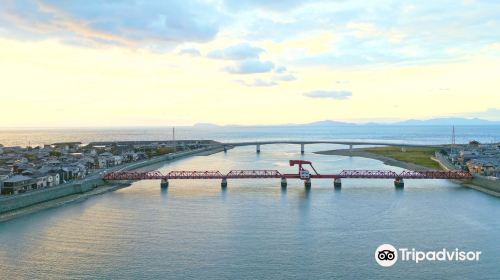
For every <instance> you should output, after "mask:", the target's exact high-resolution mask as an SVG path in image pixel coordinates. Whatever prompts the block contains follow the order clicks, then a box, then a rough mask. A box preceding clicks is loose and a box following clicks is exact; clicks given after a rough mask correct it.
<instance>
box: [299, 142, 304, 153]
mask: <svg viewBox="0 0 500 280" xmlns="http://www.w3.org/2000/svg"><path fill="white" fill-rule="evenodd" d="M300 154H302V155H303V154H304V144H300Z"/></svg>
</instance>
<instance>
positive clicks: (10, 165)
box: [0, 140, 212, 196]
mask: <svg viewBox="0 0 500 280" xmlns="http://www.w3.org/2000/svg"><path fill="white" fill-rule="evenodd" d="M210 143H212V141H208V140H207V141H204V140H203V141H194V140H193V141H191V140H182V141H161V142H154V141H141V142H135V141H134V142H127V141H125V142H96V143H90V144H87V145H83V144H82V143H79V142H71V143H55V144H51V145H44V146H43V147H42V146H37V147H20V146H15V147H4V146H3V145H0V190H1V191H0V193H1V195H2V196H5V195H16V194H22V193H25V192H29V191H33V190H38V189H44V188H50V187H54V186H58V185H61V184H65V183H69V182H71V181H74V180H79V179H83V178H85V177H86V176H89V175H90V174H95V173H96V172H98V173H99V172H102V171H104V170H106V169H107V168H110V167H115V166H121V165H125V164H129V163H131V162H136V161H141V160H147V159H149V158H152V157H155V156H160V155H165V154H169V153H172V152H176V151H184V150H191V149H197V148H200V147H202V146H203V145H207V144H210Z"/></svg>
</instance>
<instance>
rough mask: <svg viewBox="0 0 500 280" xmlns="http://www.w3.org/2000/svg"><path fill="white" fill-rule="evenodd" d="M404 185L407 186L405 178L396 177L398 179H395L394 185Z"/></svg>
mask: <svg viewBox="0 0 500 280" xmlns="http://www.w3.org/2000/svg"><path fill="white" fill-rule="evenodd" d="M404 186H405V182H404V180H403V178H401V177H396V179H394V187H396V188H404Z"/></svg>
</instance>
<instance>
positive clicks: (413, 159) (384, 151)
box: [363, 147, 441, 169]
mask: <svg viewBox="0 0 500 280" xmlns="http://www.w3.org/2000/svg"><path fill="white" fill-rule="evenodd" d="M437 150H438V149H436V148H406V151H405V152H402V151H401V147H375V148H365V149H363V151H366V152H369V153H373V154H378V155H381V156H385V157H388V158H393V159H395V160H399V161H403V162H408V163H414V164H418V165H421V166H425V167H428V168H432V169H441V166H439V164H438V163H437V162H435V161H433V160H432V159H431V156H434V153H435V152H436V151H437Z"/></svg>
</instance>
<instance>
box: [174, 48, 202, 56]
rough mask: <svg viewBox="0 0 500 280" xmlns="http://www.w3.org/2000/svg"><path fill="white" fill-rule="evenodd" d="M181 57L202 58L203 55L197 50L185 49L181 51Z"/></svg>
mask: <svg viewBox="0 0 500 280" xmlns="http://www.w3.org/2000/svg"><path fill="white" fill-rule="evenodd" d="M179 54H181V55H190V56H201V53H200V51H199V50H198V49H196V48H185V49H182V50H180V51H179Z"/></svg>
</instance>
